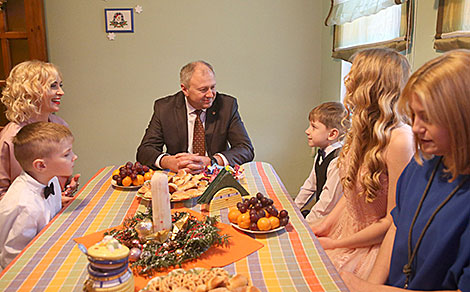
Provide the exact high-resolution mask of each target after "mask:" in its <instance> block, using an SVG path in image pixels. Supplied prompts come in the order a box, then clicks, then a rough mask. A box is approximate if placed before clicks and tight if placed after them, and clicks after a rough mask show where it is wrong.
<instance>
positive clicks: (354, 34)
mask: <svg viewBox="0 0 470 292" xmlns="http://www.w3.org/2000/svg"><path fill="white" fill-rule="evenodd" d="M402 2H404V1H402V0H333V1H332V3H331V8H330V13H329V15H328V17H327V19H326V21H325V23H326V24H328V25H334V27H335V28H334V40H333V54H332V55H333V57H334V58H340V59H344V60H349V58H350V57H351V56H352V55H353V54H354V53H355V52H356V51H358V50H360V49H364V48H369V47H389V48H393V49H395V50H397V51H403V50H405V49H406V45H407V40H408V39H409V38H408V9H407V8H408V7H407V5H406V4H401V3H402Z"/></svg>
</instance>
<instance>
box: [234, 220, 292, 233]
mask: <svg viewBox="0 0 470 292" xmlns="http://www.w3.org/2000/svg"><path fill="white" fill-rule="evenodd" d="M230 224H231V225H232V226H233V228H235V229H238V230H240V231H243V232H246V233H252V234H267V233H273V232H277V231H279V230H282V229H285V228H286V227H285V226H279V227H278V228H274V229H271V230H266V231H261V230H259V231H255V230H250V229H245V228H241V227H240V226H238V225H237V224H234V223H230Z"/></svg>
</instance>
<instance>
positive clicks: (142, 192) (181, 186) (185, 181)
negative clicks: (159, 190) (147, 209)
mask: <svg viewBox="0 0 470 292" xmlns="http://www.w3.org/2000/svg"><path fill="white" fill-rule="evenodd" d="M208 185H209V180H208V178H207V177H206V176H205V175H204V174H202V173H201V174H195V175H193V174H190V173H187V172H186V171H185V170H179V171H178V172H177V173H174V172H168V190H169V191H170V201H171V202H180V201H184V200H190V199H193V198H197V197H199V196H200V195H202V193H204V191H205V190H206V188H207V186H208ZM151 188H152V187H151V183H150V181H146V182H144V185H143V186H142V187H141V188H140V189H139V190H138V191H137V197H140V198H142V199H143V200H151V199H152V192H151Z"/></svg>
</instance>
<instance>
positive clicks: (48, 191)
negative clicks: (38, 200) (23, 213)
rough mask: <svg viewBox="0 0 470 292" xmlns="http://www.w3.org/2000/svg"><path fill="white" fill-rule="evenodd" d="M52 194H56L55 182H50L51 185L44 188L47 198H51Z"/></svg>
mask: <svg viewBox="0 0 470 292" xmlns="http://www.w3.org/2000/svg"><path fill="white" fill-rule="evenodd" d="M50 195H55V193H54V184H53V183H50V185H49V186H46V187H45V188H44V198H45V199H46V200H47V198H49V196H50Z"/></svg>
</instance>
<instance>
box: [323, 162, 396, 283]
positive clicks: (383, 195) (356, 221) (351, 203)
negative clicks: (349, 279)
mask: <svg viewBox="0 0 470 292" xmlns="http://www.w3.org/2000/svg"><path fill="white" fill-rule="evenodd" d="M346 161H348V160H346ZM345 167H347V165H346V166H344V167H342V168H340V175H341V177H343V176H344V173H345ZM360 173H361V175H366V174H365V171H364V170H363V169H361V171H360ZM380 180H381V182H382V183H381V189H380V190H379V191H378V192H377V197H376V198H375V200H374V201H373V202H372V203H367V202H366V200H365V198H364V196H363V195H362V196H358V193H359V189H361V187H360V186H359V184H356V188H355V190H354V191H351V190H345V191H344V198H345V199H346V204H345V205H346V206H345V209H344V211H343V213H342V214H341V217H339V219H338V221H337V222H336V224H335V225H334V226H333V228H332V230H331V231H330V233H329V234H328V235H326V236H327V237H330V238H332V239H341V238H345V237H348V236H351V235H353V234H355V233H357V232H359V231H361V230H362V229H364V228H366V227H367V226H369V225H371V224H372V223H375V222H377V221H379V220H380V219H381V218H383V217H385V215H386V212H387V193H388V175H387V174H382V175H381V177H380ZM379 247H380V244H375V245H371V246H366V247H359V248H336V249H329V250H326V253H327V254H328V256H329V257H330V259H331V261H332V262H333V264H334V265H335V267H336V269H342V270H345V271H348V272H351V273H354V274H355V275H356V276H358V277H360V278H362V279H367V277H368V276H369V274H370V271H371V269H372V266H373V265H374V262H375V258H376V257H377V253H378V251H379Z"/></svg>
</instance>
